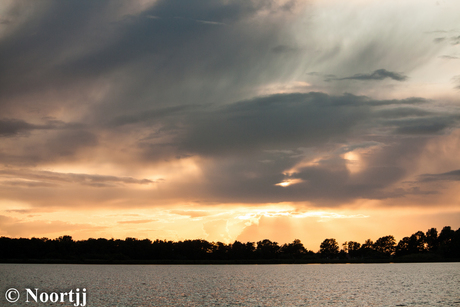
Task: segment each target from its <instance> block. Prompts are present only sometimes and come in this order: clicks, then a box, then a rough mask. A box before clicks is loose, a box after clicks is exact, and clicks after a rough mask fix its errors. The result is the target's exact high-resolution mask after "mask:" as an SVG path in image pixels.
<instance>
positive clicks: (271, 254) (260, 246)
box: [256, 239, 280, 259]
mask: <svg viewBox="0 0 460 307" xmlns="http://www.w3.org/2000/svg"><path fill="white" fill-rule="evenodd" d="M279 249H280V247H279V245H278V243H277V242H272V241H270V240H268V239H265V240H263V241H259V242H257V249H256V253H257V255H258V256H259V257H261V258H265V259H272V258H276V256H277V254H278V252H279Z"/></svg>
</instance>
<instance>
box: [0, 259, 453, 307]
mask: <svg viewBox="0 0 460 307" xmlns="http://www.w3.org/2000/svg"><path fill="white" fill-rule="evenodd" d="M10 288H16V289H18V291H19V293H20V295H21V296H20V298H19V300H18V301H17V302H16V303H8V302H7V301H6V298H5V292H6V291H7V290H8V289H10ZM25 288H31V289H34V288H38V289H39V290H38V293H41V292H47V293H48V294H50V293H51V292H56V293H60V292H66V291H69V290H71V289H73V291H74V292H75V289H76V288H79V289H80V291H83V290H81V289H82V288H85V289H86V293H87V301H88V302H87V305H86V306H95V307H96V306H458V307H460V263H410V264H321V265H62V264H56V265H50V264H48V265H47V264H0V291H1V297H0V305H1V306H54V305H56V306H73V303H69V302H68V301H66V302H65V303H55V304H53V303H50V302H49V301H48V303H47V304H42V303H35V301H33V302H30V303H25V299H26V298H25V296H26V290H25Z"/></svg>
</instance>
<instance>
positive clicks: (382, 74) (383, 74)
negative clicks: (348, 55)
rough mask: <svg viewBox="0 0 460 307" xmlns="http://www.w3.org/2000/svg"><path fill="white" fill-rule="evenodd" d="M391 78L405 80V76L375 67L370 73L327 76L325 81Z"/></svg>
mask: <svg viewBox="0 0 460 307" xmlns="http://www.w3.org/2000/svg"><path fill="white" fill-rule="evenodd" d="M387 78H390V79H393V80H396V81H405V80H407V76H405V75H402V74H399V73H396V72H392V71H388V70H386V69H377V70H375V71H374V72H373V73H370V74H355V75H353V76H350V77H345V78H328V79H326V81H333V80H363V81H373V80H383V79H387Z"/></svg>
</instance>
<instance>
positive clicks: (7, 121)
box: [0, 118, 81, 137]
mask: <svg viewBox="0 0 460 307" xmlns="http://www.w3.org/2000/svg"><path fill="white" fill-rule="evenodd" d="M80 127H81V125H80V124H78V123H64V122H62V121H58V120H54V119H46V123H45V124H41V125H36V124H31V123H28V122H26V121H24V120H21V119H15V118H3V119H0V137H2V136H15V135H18V134H22V133H25V132H30V131H32V130H52V129H75V128H80Z"/></svg>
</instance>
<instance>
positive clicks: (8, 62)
mask: <svg viewBox="0 0 460 307" xmlns="http://www.w3.org/2000/svg"><path fill="white" fill-rule="evenodd" d="M292 5H294V4H293V3H291V4H290V6H289V5H288V6H286V5H281V6H280V5H278V4H277V3H276V2H275V1H258V0H254V1H231V2H228V1H210V0H199V1H157V2H156V3H155V5H153V6H152V7H150V8H148V9H146V10H144V11H143V12H142V13H139V14H137V15H124V16H123V15H121V16H118V17H113V15H116V14H113V12H117V11H121V7H122V3H121V2H112V1H98V2H91V3H81V2H76V1H71V2H49V3H46V5H44V4H43V3H42V5H40V3H39V4H36V5H35V6H32V7H31V8H34V10H35V12H34V14H33V16H32V17H31V18H30V19H28V20H27V21H25V22H23V23H18V24H17V25H16V27H15V28H12V29H13V31H14V35H11V36H8V37H6V38H4V39H2V42H1V44H0V67H1V70H2V74H1V77H0V98H2V99H0V100H1V101H2V102H1V103H0V108H2V107H3V109H5V110H17V108H18V105H17V100H18V99H19V98H21V101H22V102H21V103H22V105H23V108H22V109H23V110H26V109H27V108H40V110H42V112H45V111H46V110H53V109H54V107H55V106H60V107H62V106H65V105H66V104H69V103H73V102H67V101H68V99H57V100H51V99H45V98H47V96H46V95H48V94H49V93H52V92H53V93H57V94H53V95H55V96H56V95H57V96H58V97H60V96H62V97H64V96H68V95H73V96H79V95H83V97H81V99H82V100H83V99H92V98H88V97H85V96H84V93H87V92H88V89H89V88H91V86H97V84H98V82H104V81H105V80H113V82H114V83H113V84H114V86H113V89H112V90H111V92H110V93H109V94H108V97H106V100H105V101H104V102H103V103H100V104H98V105H94V108H91V110H88V115H89V116H88V117H86V120H88V121H91V120H92V121H94V122H96V123H98V122H99V119H100V117H101V116H104V117H106V116H112V115H113V117H120V118H118V119H117V120H121V121H123V120H125V121H128V122H129V121H130V120H133V119H132V118H123V116H124V115H125V114H126V113H127V112H129V113H131V114H135V113H136V112H143V111H145V109H146V108H149V109H151V110H154V109H155V108H156V107H160V108H162V107H165V106H167V107H171V106H173V105H183V104H184V103H185V104H195V103H197V102H200V103H209V102H214V101H215V99H216V98H217V97H220V100H222V101H223V102H225V101H227V102H228V101H231V100H232V99H231V98H223V97H230V95H238V94H239V93H238V91H235V85H238V87H240V88H244V87H245V86H248V85H249V84H250V83H249V82H252V83H258V82H260V81H261V80H263V79H267V78H272V77H271V76H270V74H267V73H265V74H260V71H258V70H253V69H248V68H249V67H254V65H255V66H256V67H264V70H266V69H267V67H270V66H275V67H274V68H275V69H277V67H276V66H279V65H278V64H277V63H281V59H276V57H277V54H276V52H271V49H272V48H274V49H275V50H279V49H280V48H279V46H288V44H286V43H285V44H284V45H282V44H280V43H279V42H278V39H280V40H281V37H283V40H284V41H285V42H287V43H289V37H288V36H286V35H284V36H282V33H283V31H284V28H283V26H282V23H281V22H280V20H282V19H283V17H280V15H283V14H286V15H289V14H290V12H289V11H290V8H292ZM18 7H19V5H18ZM18 10H19V11H20V9H18ZM261 12H264V13H266V14H267V15H266V17H264V18H263V19H260V20H258V21H257V22H255V21H254V20H253V19H252V18H253V17H254V16H256V15H257V14H259V13H261ZM25 13H26V12H23V14H25ZM111 13H112V14H111ZM252 22H255V23H256V25H255V26H254V27H250V26H249V25H250V24H251V23H252ZM224 37H225V39H222V38H224ZM241 46H245V47H244V48H241ZM286 48H287V47H286ZM286 48H284V49H283V50H282V51H286V50H287V49H286ZM279 51H281V50H279ZM294 61H295V58H292V59H290V60H289V62H292V65H294ZM264 63H266V64H265V65H264ZM269 63H270V65H268V64H269ZM286 63H287V62H286V60H285V59H284V65H286ZM280 65H281V64H280ZM120 72H123V73H122V74H120ZM117 74H118V75H117ZM113 75H116V76H117V77H116V78H115V79H112V76H113ZM192 80H195V81H192ZM178 89H179V90H178ZM204 92H207V93H208V94H207V95H203V93H204ZM37 94H38V95H39V97H38V98H40V99H37ZM28 95H31V96H33V97H28ZM40 95H42V96H43V97H40ZM25 96H26V97H25ZM32 99H33V102H32ZM128 102H129V104H128Z"/></svg>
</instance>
